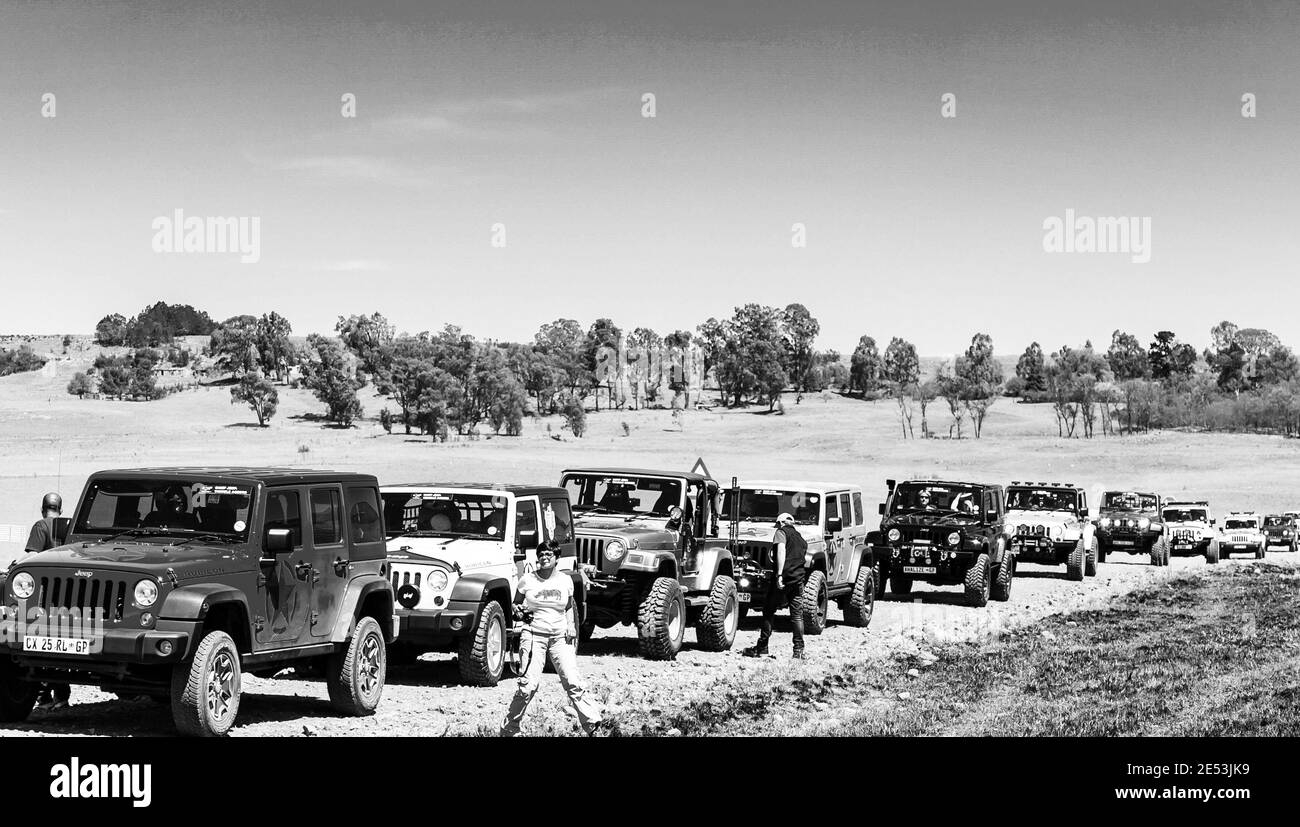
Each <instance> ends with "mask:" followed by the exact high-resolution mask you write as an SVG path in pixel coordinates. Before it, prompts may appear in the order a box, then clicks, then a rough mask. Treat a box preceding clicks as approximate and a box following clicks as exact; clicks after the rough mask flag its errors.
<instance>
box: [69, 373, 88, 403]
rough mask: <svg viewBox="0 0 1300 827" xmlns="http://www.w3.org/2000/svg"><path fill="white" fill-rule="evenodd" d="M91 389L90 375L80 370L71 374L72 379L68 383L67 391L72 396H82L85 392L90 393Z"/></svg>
mask: <svg viewBox="0 0 1300 827" xmlns="http://www.w3.org/2000/svg"><path fill="white" fill-rule="evenodd" d="M91 390H92V387H91V383H90V377H88V376H86V374H85V373H82V372H81V371H77V372H76V373H74V374H72V381H71V382H69V383H68V393H70V394H72V395H73V396H80V397H84V396H85V395H86V394H88V393H90V392H91Z"/></svg>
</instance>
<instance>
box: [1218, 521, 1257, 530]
mask: <svg viewBox="0 0 1300 827" xmlns="http://www.w3.org/2000/svg"><path fill="white" fill-rule="evenodd" d="M1223 527H1224V528H1225V529H1227V530H1228V531H1254V530H1255V529H1257V528H1259V523H1257V522H1255V521H1254V520H1226V521H1224V523H1223Z"/></svg>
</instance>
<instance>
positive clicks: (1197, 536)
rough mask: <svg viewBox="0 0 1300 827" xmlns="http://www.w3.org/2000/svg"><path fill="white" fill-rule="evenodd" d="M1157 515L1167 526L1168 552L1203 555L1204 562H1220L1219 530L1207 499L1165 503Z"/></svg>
mask: <svg viewBox="0 0 1300 827" xmlns="http://www.w3.org/2000/svg"><path fill="white" fill-rule="evenodd" d="M1160 516H1161V519H1163V520H1164V522H1165V527H1166V528H1168V529H1169V551H1170V552H1171V553H1173V554H1178V553H1180V552H1182V553H1184V554H1203V555H1205V562H1207V563H1210V564H1214V563H1217V562H1219V533H1218V531H1216V530H1215V528H1214V516H1213V515H1212V514H1211V513H1210V504H1209V502H1208V501H1206V500H1194V501H1188V502H1170V503H1165V507H1164V509H1163V510H1162V511H1161V512H1160Z"/></svg>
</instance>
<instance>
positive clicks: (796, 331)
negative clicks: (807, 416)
mask: <svg viewBox="0 0 1300 827" xmlns="http://www.w3.org/2000/svg"><path fill="white" fill-rule="evenodd" d="M780 330H781V337H782V339H783V343H784V350H785V370H786V373H787V375H788V376H789V377H790V379H791V381H792V382H793V383H794V385H795V387H796V389H797V390H799V391H800V392H801V393H807V391H808V380H809V378H810V375H811V374H812V370H813V367H814V364H815V363H814V350H813V341H814V340H815V339H816V338H817V334H818V333H820V332H821V324H820V323H818V321H817V319H815V318H814V317H813V315H812V314H811V313H809V312H808V308H806V307H804V306H803V305H802V304H798V303H793V304H789V305H786V308H785V309H784V310H782V311H781V315H780Z"/></svg>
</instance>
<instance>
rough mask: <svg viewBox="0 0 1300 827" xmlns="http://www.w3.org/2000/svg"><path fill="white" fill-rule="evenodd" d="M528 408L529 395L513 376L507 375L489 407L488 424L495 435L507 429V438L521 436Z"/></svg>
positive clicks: (496, 389)
mask: <svg viewBox="0 0 1300 827" xmlns="http://www.w3.org/2000/svg"><path fill="white" fill-rule="evenodd" d="M527 408H528V394H527V392H526V391H525V390H524V386H523V385H521V384H520V383H519V381H518V380H517V379H515V378H514V376H513V375H511V374H509V373H506V375H505V376H504V377H503V378H502V379H501V381H500V382H499V384H498V386H497V387H496V388H495V390H494V393H493V395H492V402H491V404H490V405H489V406H488V422H490V423H491V424H492V431H493V432H494V433H498V434H499V433H501V429H502V428H505V429H506V435H507V436H519V434H521V433H522V432H523V428H524V412H525V411H526V410H527Z"/></svg>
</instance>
